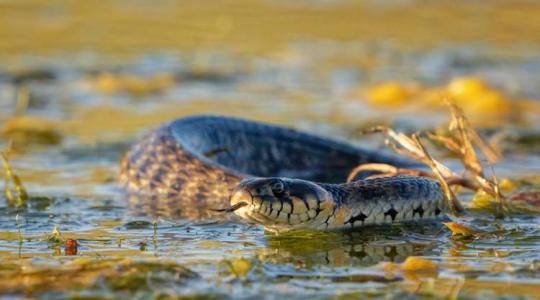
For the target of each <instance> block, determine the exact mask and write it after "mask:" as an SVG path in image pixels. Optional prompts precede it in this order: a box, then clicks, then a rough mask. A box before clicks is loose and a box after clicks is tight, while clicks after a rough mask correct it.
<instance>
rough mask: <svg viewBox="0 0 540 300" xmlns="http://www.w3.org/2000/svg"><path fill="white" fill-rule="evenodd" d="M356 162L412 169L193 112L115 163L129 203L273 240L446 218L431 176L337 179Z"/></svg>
mask: <svg viewBox="0 0 540 300" xmlns="http://www.w3.org/2000/svg"><path fill="white" fill-rule="evenodd" d="M364 163H385V164H391V165H394V166H396V167H413V166H418V163H416V162H412V161H409V160H407V159H402V158H399V157H395V156H392V155H389V154H386V153H384V152H382V151H376V150H369V149H364V148H361V147H359V146H356V145H353V144H350V143H347V142H342V141H338V140H336V139H333V138H326V137H322V136H319V135H317V134H313V133H307V132H303V131H300V130H297V129H293V128H289V127H285V126H278V125H273V124H267V123H262V122H257V121H253V120H248V119H241V118H235V117H225V116H217V115H194V116H188V117H184V118H179V119H176V120H173V121H170V122H167V123H165V124H163V125H161V126H159V127H158V128H156V129H154V130H152V131H150V132H149V133H148V134H146V135H145V136H144V137H142V138H141V139H140V140H139V141H138V142H137V143H135V145H133V147H132V148H131V149H130V150H129V151H128V152H127V154H126V155H125V156H124V158H123V159H122V162H121V167H120V183H121V185H122V187H123V189H124V190H125V191H126V192H127V194H129V195H130V199H137V200H135V203H138V204H141V203H144V205H146V206H147V208H152V209H154V210H157V211H161V212H164V211H165V212H168V215H176V216H182V217H190V218H191V217H196V218H212V217H213V216H215V215H216V214H217V212H216V211H221V212H223V211H226V212H233V215H235V216H236V218H238V217H239V218H240V219H241V220H243V221H245V222H247V223H250V224H257V225H262V226H263V227H264V229H266V230H267V231H270V232H276V233H279V232H287V231H293V230H341V229H353V228H358V227H363V226H369V225H383V224H400V223H403V222H421V221H426V220H435V219H439V218H443V217H444V216H445V215H446V214H447V212H448V211H449V208H448V205H447V204H446V201H445V197H444V193H443V191H442V188H441V185H440V184H439V182H437V181H436V180H433V179H431V178H427V177H420V176H412V175H397V176H373V174H363V175H362V174H360V175H358V176H357V177H356V178H354V180H352V181H350V182H346V180H345V179H346V178H347V175H349V172H351V170H352V169H353V168H355V167H356V166H358V165H359V164H364ZM141 199H146V200H144V201H143V200H141ZM224 207H225V208H224Z"/></svg>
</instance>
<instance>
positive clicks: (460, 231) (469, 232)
mask: <svg viewBox="0 0 540 300" xmlns="http://www.w3.org/2000/svg"><path fill="white" fill-rule="evenodd" d="M443 224H444V225H445V226H446V227H448V228H449V229H450V230H451V231H452V236H454V235H461V236H465V237H470V236H476V235H477V234H478V233H479V231H477V230H475V229H472V228H470V227H467V226H465V225H462V224H459V223H456V222H443Z"/></svg>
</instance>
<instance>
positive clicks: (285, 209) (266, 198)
mask: <svg viewBox="0 0 540 300" xmlns="http://www.w3.org/2000/svg"><path fill="white" fill-rule="evenodd" d="M230 204H231V206H233V207H239V208H238V209H236V210H235V211H234V213H235V214H237V215H238V216H240V217H241V218H243V219H244V220H246V221H248V222H250V223H255V224H260V225H263V226H264V227H265V228H266V229H267V230H269V231H273V232H284V231H290V230H298V229H308V228H310V229H315V228H320V229H325V228H326V227H327V226H328V224H327V223H325V222H327V221H328V219H329V216H331V215H332V214H333V212H334V205H335V203H334V201H333V200H332V196H331V194H330V193H329V192H328V191H326V190H325V189H324V188H322V187H321V186H319V185H317V184H315V183H313V182H309V181H305V180H299V179H289V178H248V179H245V180H243V181H241V182H240V183H239V184H238V186H237V187H236V188H235V189H234V191H233V193H232V196H231V203H230Z"/></svg>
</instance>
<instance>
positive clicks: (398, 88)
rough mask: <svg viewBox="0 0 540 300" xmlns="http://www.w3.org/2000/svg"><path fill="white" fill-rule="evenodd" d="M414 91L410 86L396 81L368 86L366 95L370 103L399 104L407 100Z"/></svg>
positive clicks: (379, 104)
mask: <svg viewBox="0 0 540 300" xmlns="http://www.w3.org/2000/svg"><path fill="white" fill-rule="evenodd" d="M414 92H415V91H414V89H413V88H412V87H409V86H406V85H403V84H400V83H397V82H387V83H383V84H379V85H376V86H374V87H372V88H370V89H369V90H368V92H367V95H366V96H367V98H368V100H369V102H370V104H372V105H378V106H396V105H397V106H401V105H404V104H406V103H407V102H408V101H409V99H410V98H411V97H412V96H413V95H414Z"/></svg>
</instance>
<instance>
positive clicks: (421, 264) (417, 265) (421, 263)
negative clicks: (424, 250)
mask: <svg viewBox="0 0 540 300" xmlns="http://www.w3.org/2000/svg"><path fill="white" fill-rule="evenodd" d="M437 269H438V267H437V264H436V263H435V262H433V261H431V260H429V259H424V258H419V257H414V256H409V257H407V259H406V260H405V261H404V262H403V264H402V265H401V270H402V271H405V272H426V271H427V272H436V271H437Z"/></svg>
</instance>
